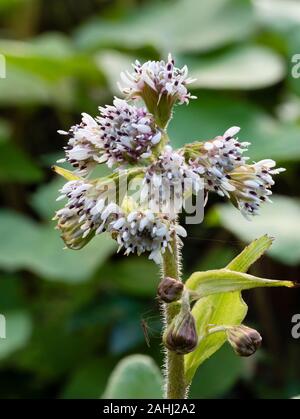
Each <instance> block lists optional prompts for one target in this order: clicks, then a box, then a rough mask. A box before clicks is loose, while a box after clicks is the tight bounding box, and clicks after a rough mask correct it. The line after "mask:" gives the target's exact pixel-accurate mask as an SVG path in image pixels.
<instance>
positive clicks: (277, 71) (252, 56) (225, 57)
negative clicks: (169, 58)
mask: <svg viewBox="0 0 300 419" xmlns="http://www.w3.org/2000/svg"><path fill="white" fill-rule="evenodd" d="M181 61H182V62H183V63H185V64H187V65H188V67H189V71H190V73H191V77H193V78H196V81H195V82H194V83H193V85H192V86H193V87H194V88H205V89H209V88H211V89H260V88H263V87H268V86H272V85H273V84H275V83H278V82H279V81H280V80H282V79H283V78H284V76H285V73H286V68H285V63H284V61H283V59H282V58H281V57H280V56H279V55H278V54H276V53H275V52H273V51H272V50H271V49H268V48H263V47H258V46H243V47H238V48H234V49H232V50H229V51H226V52H224V53H222V54H218V55H217V56H216V57H213V58H197V59H196V58H193V59H192V58H189V57H188V56H186V57H182V58H181Z"/></svg>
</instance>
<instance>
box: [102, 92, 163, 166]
mask: <svg viewBox="0 0 300 419" xmlns="http://www.w3.org/2000/svg"><path fill="white" fill-rule="evenodd" d="M99 110H100V117H98V118H97V122H98V124H99V127H100V130H101V136H100V139H101V143H102V152H103V156H102V161H106V162H107V164H108V166H109V167H112V166H113V165H114V164H121V165H122V164H123V163H124V161H125V162H129V163H131V164H133V163H137V162H138V161H139V160H140V159H147V158H148V157H150V156H151V154H152V149H153V148H154V147H155V146H156V145H157V144H158V143H159V142H160V140H161V138H162V132H161V130H160V129H159V128H158V127H157V126H156V125H155V121H154V118H153V116H152V115H151V114H150V113H149V112H148V111H147V109H146V108H144V107H142V108H137V107H135V106H131V105H129V104H128V103H127V102H126V101H125V100H122V99H118V98H115V100H114V102H113V106H110V105H109V106H106V107H100V108H99Z"/></svg>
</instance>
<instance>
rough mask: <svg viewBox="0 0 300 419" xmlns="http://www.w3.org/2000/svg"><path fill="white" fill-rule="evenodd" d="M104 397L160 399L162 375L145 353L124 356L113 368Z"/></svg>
mask: <svg viewBox="0 0 300 419" xmlns="http://www.w3.org/2000/svg"><path fill="white" fill-rule="evenodd" d="M103 398H104V399H161V398H162V376H161V373H160V371H159V369H158V367H157V365H156V364H155V363H154V361H153V360H152V359H151V358H149V357H148V356H145V355H131V356H128V357H127V358H124V359H123V360H122V361H121V362H120V363H119V364H118V365H117V366H116V368H115V369H114V371H113V372H112V374H111V377H110V379H109V381H108V384H107V388H106V390H105V392H104V395H103Z"/></svg>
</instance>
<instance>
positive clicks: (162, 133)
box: [56, 55, 283, 263]
mask: <svg viewBox="0 0 300 419" xmlns="http://www.w3.org/2000/svg"><path fill="white" fill-rule="evenodd" d="M122 79H123V81H124V82H125V84H126V86H125V87H124V88H122V90H123V92H124V93H125V94H126V95H127V100H122V99H118V98H115V99H114V101H113V104H112V105H107V106H105V107H100V108H99V111H100V115H99V116H97V117H96V118H92V117H91V116H89V115H87V114H83V118H82V121H81V123H80V124H79V125H75V126H73V127H72V128H71V129H70V131H69V132H64V131H61V132H60V133H61V134H64V135H69V136H70V139H69V140H68V144H67V146H66V147H65V154H66V158H65V160H67V161H68V162H69V163H70V164H71V165H72V166H73V167H74V169H75V175H74V173H70V172H68V173H67V174H66V177H67V179H68V180H69V181H68V182H67V183H66V185H65V186H64V187H63V188H62V189H61V196H60V198H59V199H62V198H65V199H66V200H67V203H66V205H65V207H64V208H62V209H61V210H59V211H58V212H57V213H56V219H57V221H58V228H59V229H60V230H61V233H62V238H63V240H64V241H65V243H66V245H67V246H68V247H70V248H72V249H80V248H82V247H83V246H84V245H85V244H87V243H88V242H89V241H90V240H91V239H92V238H93V237H94V236H95V235H97V234H100V233H102V232H104V231H106V232H108V233H109V234H110V235H111V237H112V238H113V239H115V240H116V241H117V243H118V244H119V248H120V249H124V251H125V254H127V255H128V254H130V253H137V254H138V255H139V254H141V253H143V252H149V254H150V256H149V257H150V259H153V260H154V261H155V262H157V263H160V261H161V255H162V254H163V253H164V252H165V250H166V249H170V250H171V243H172V241H173V240H174V236H175V235H179V236H185V235H186V232H185V230H184V229H183V227H181V226H179V225H178V224H177V218H178V217H177V216H178V213H179V212H180V211H181V210H182V208H183V207H184V208H186V207H185V203H186V202H187V198H188V197H190V196H191V195H192V194H198V192H199V191H203V190H205V191H207V192H210V191H213V192H216V193H218V194H219V195H221V196H225V197H228V198H230V200H231V201H232V202H233V203H234V204H235V205H236V207H238V208H239V210H240V211H241V212H242V213H243V214H244V215H245V216H249V215H255V214H257V213H258V210H259V208H260V205H261V204H262V203H263V202H266V201H269V196H270V195H271V187H272V185H273V184H274V181H273V178H272V176H273V175H275V174H277V173H280V172H281V171H282V170H283V169H276V168H275V162H273V161H272V160H262V161H260V162H257V163H254V164H248V163H247V160H248V158H247V157H245V152H246V151H247V147H248V145H249V143H246V142H240V141H239V140H238V139H237V138H236V135H237V133H238V132H239V128H238V127H232V128H230V129H229V130H227V131H226V132H225V133H224V134H223V135H222V136H219V137H216V138H215V139H214V140H210V141H205V142H196V143H193V144H187V145H186V146H185V147H183V148H182V149H180V150H173V149H172V147H171V146H170V144H169V139H168V137H167V133H166V127H167V125H168V122H169V120H170V118H171V116H172V109H173V106H174V104H175V103H176V102H178V103H188V101H189V99H192V98H194V96H192V95H191V93H189V92H188V90H187V86H188V84H190V83H191V82H192V79H190V78H188V70H187V67H186V66H185V67H183V68H182V69H179V68H177V67H175V65H174V61H173V59H172V57H171V56H170V55H169V57H168V60H167V61H166V62H165V61H158V62H155V61H148V62H146V63H144V64H140V63H139V62H136V63H135V65H134V74H129V73H127V74H123V75H122ZM136 97H139V98H141V99H142V100H143V101H144V103H145V105H146V107H137V106H134V105H132V104H130V103H129V102H128V101H129V100H130V99H133V98H136ZM101 163H106V164H107V165H108V166H109V167H110V168H111V167H114V168H115V171H114V173H113V174H112V175H110V176H108V177H107V178H105V179H104V178H102V179H100V180H99V179H98V180H97V179H95V180H87V179H86V175H89V174H90V173H91V171H92V169H93V168H94V167H95V165H97V164H101ZM134 165H137V166H138V167H133V166H134ZM125 166H126V167H125ZM58 171H59V170H58ZM60 172H61V173H63V172H65V173H66V172H67V171H65V170H63V169H60ZM70 179H74V180H70ZM124 179H125V186H126V188H125V193H124V190H123V189H124V188H123V186H124ZM131 180H137V181H138V182H139V186H140V188H138V190H137V192H136V193H135V192H134V193H133V195H132V194H131V190H130V188H129V187H128V186H129V183H130V182H131ZM116 184H118V185H116ZM121 184H122V185H123V186H122V187H121ZM109 185H110V186H113V188H111V189H110V186H109ZM133 196H134V198H137V199H135V201H133ZM128 203H130V204H128ZM204 204H205V203H204V202H203V201H201V205H202V207H203V205H204Z"/></svg>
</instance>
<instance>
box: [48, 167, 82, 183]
mask: <svg viewBox="0 0 300 419" xmlns="http://www.w3.org/2000/svg"><path fill="white" fill-rule="evenodd" d="M52 169H53V170H54V172H55V173H57V174H58V175H60V176H62V177H64V178H65V179H67V180H80V179H81V178H80V177H79V176H76V175H74V173H73V172H71V171H70V170H66V169H63V168H62V167H59V166H53V167H52Z"/></svg>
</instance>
